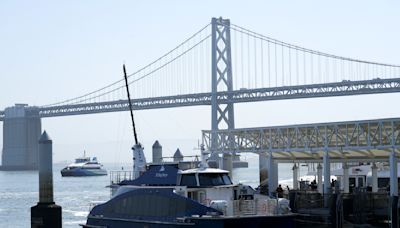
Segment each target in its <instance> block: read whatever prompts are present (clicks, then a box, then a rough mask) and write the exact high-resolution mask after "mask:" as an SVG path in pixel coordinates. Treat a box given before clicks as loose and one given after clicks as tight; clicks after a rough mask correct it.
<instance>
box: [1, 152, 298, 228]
mask: <svg viewBox="0 0 400 228" xmlns="http://www.w3.org/2000/svg"><path fill="white" fill-rule="evenodd" d="M242 159H244V160H246V161H247V162H248V163H249V168H246V169H244V168H240V169H234V171H233V181H234V182H235V183H239V182H240V183H243V184H248V185H251V186H252V187H257V186H258V184H259V173H258V157H257V156H255V155H248V156H242ZM65 166H66V164H54V165H53V186H54V200H55V202H56V204H57V205H60V206H61V207H62V220H63V227H66V228H70V227H71V228H72V227H75V228H76V227H79V224H83V223H85V222H86V216H87V215H88V213H89V209H90V206H91V204H92V203H93V202H101V201H107V200H108V199H109V198H110V189H109V188H108V187H106V186H108V185H109V184H110V179H109V176H97V177H61V173H60V171H61V169H62V168H64V167H65ZM123 166H124V168H125V170H127V169H129V168H128V166H129V165H123ZM104 167H105V168H106V169H107V170H109V171H110V170H118V169H119V170H121V165H120V164H118V165H115V164H107V163H105V164H104ZM278 177H279V180H280V182H281V181H283V182H284V181H286V182H287V181H288V180H289V179H291V178H292V171H291V165H290V164H280V165H279V173H278ZM38 182H39V177H38V172H37V171H0V227H1V228H20V227H21V228H25V227H30V208H31V207H32V206H34V205H36V204H37V202H38V200H39V192H38V191H39V186H38Z"/></svg>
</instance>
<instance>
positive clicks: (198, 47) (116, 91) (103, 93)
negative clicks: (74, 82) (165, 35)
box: [42, 23, 211, 107]
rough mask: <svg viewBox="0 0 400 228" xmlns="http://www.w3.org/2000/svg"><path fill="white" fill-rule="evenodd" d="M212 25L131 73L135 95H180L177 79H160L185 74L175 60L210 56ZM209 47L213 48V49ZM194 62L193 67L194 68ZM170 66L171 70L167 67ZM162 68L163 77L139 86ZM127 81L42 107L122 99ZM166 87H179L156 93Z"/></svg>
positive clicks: (141, 96)
mask: <svg viewBox="0 0 400 228" xmlns="http://www.w3.org/2000/svg"><path fill="white" fill-rule="evenodd" d="M209 26H210V23H209V24H207V25H205V26H204V27H202V28H201V29H200V30H199V31H197V32H196V33H194V34H193V35H192V36H190V37H189V38H187V39H186V40H184V41H183V42H182V43H180V44H179V45H177V46H176V47H175V48H173V49H172V50H170V51H168V52H167V53H165V54H164V55H162V56H161V57H159V58H157V59H156V60H154V61H152V62H150V63H149V64H147V65H145V66H144V67H142V68H140V69H139V70H137V71H135V72H133V73H131V74H128V80H129V85H130V87H136V88H133V93H134V96H135V97H136V98H143V97H154V96H157V95H158V96H166V95H173V94H179V92H182V91H176V90H177V86H176V85H174V83H177V82H176V81H175V82H174V83H169V85H167V84H166V83H165V81H169V80H164V81H163V85H161V82H160V81H162V80H161V79H162V78H161V77H164V78H165V77H167V76H171V74H183V73H184V72H183V70H182V69H179V68H180V67H178V66H171V65H172V63H174V62H179V61H180V59H182V58H183V56H189V55H190V54H191V55H190V56H189V57H188V58H191V60H190V63H189V60H188V59H186V60H181V61H180V63H181V64H182V63H186V64H187V65H189V64H192V65H193V63H195V61H197V60H196V58H195V57H194V55H197V56H201V57H202V58H208V59H209V57H208V56H207V55H206V54H205V53H204V52H207V53H208V52H209V51H206V48H205V46H206V45H208V46H210V44H209V43H210V41H209V38H210V36H211V34H210V31H209V30H207V28H208V27H209ZM207 43H208V44H207ZM207 50H209V48H208V49H207ZM191 52H195V53H191ZM201 62H207V61H205V60H202V61H201ZM192 65H191V66H190V67H192V68H194V67H193V66H192ZM207 65H208V64H207ZM201 66H203V65H199V64H198V67H196V68H199V67H201ZM168 67H169V68H170V69H166V68H168ZM186 67H188V66H186ZM172 68H173V69H172ZM162 69H164V71H163V72H162V75H158V76H161V77H158V78H157V79H156V80H153V81H152V83H143V84H146V85H145V86H147V88H143V86H144V85H136V84H139V83H138V82H140V81H141V80H143V79H145V78H147V77H149V76H152V75H154V74H155V73H157V72H160V71H161V70H162ZM197 70H198V72H205V71H204V69H197ZM192 72H193V70H191V73H192ZM207 74H208V72H207ZM186 76H189V75H186ZM175 77H180V78H181V79H182V78H183V77H184V76H183V75H178V76H175ZM197 77H200V76H199V75H197ZM123 81H124V80H122V79H121V80H117V81H115V82H113V83H111V84H108V85H106V86H104V87H101V88H99V89H97V90H94V91H92V92H90V93H86V94H84V95H81V96H77V97H74V98H71V99H67V100H64V101H61V102H56V103H52V104H49V105H45V106H42V107H52V106H60V105H73V104H82V103H92V102H103V101H110V100H118V99H122V98H124V97H125V94H122V93H123V92H124V88H125V86H124V85H123ZM171 81H172V80H171ZM203 81H210V80H203ZM135 83H136V84H135ZM149 86H151V87H152V88H149ZM165 86H169V87H175V88H174V89H175V91H171V90H170V91H169V92H170V93H172V94H166V93H165V92H168V91H163V92H164V93H156V92H155V91H156V90H157V89H158V90H161V89H164V90H165ZM193 86H194V84H193V85H192V87H193ZM196 86H201V87H202V89H205V88H207V87H206V86H204V85H198V84H196ZM169 89H171V88H169ZM146 90H147V93H144V91H146ZM207 90H209V89H208V88H207Z"/></svg>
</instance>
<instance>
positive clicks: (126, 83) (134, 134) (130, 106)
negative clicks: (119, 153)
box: [123, 64, 138, 144]
mask: <svg viewBox="0 0 400 228" xmlns="http://www.w3.org/2000/svg"><path fill="white" fill-rule="evenodd" d="M123 68H124V78H125V86H126V92H127V94H128V102H129V111H130V113H131V120H132V127H133V136H134V137H135V144H138V139H137V134H136V128H135V121H134V119H133V110H132V102H131V95H130V94H129V86H128V77H127V75H126V69H125V64H124V65H123Z"/></svg>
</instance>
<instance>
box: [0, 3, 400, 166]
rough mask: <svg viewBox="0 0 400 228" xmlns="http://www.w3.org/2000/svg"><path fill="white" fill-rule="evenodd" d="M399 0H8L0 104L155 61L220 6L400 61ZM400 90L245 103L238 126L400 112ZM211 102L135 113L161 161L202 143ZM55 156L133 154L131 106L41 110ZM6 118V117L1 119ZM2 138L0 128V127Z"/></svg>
mask: <svg viewBox="0 0 400 228" xmlns="http://www.w3.org/2000/svg"><path fill="white" fill-rule="evenodd" d="M399 12H400V3H399V2H398V1H366V0H362V1H348V0H347V1H330V2H329V3H327V1H307V0H304V1H249V0H248V1H232V0H230V1H204V0H203V1H196V2H195V1H183V0H182V1H161V0H160V1H141V2H139V1H116V0H113V1H100V0H86V1H77V0H76V1H50V0H49V1H15V0H14V1H11V0H2V1H0V79H1V80H0V94H1V96H0V110H3V109H4V108H5V107H9V106H12V105H13V104H14V103H27V104H29V105H44V104H49V103H52V102H54V101H59V100H63V99H67V98H71V97H75V96H78V95H81V94H83V93H86V92H90V91H92V90H94V89H97V88H99V87H101V86H104V85H106V84H108V83H111V82H114V81H116V80H119V79H121V77H122V75H121V65H122V63H123V62H125V63H126V64H127V65H128V70H129V71H130V72H133V71H134V70H135V69H137V68H139V67H141V66H143V65H145V64H147V63H149V62H151V61H153V60H154V59H156V58H158V57H159V56H160V55H162V54H163V53H165V52H167V51H168V50H170V49H172V48H173V47H175V46H176V45H177V44H179V43H180V42H181V41H183V40H184V39H185V38H187V37H188V36H190V35H191V34H193V33H194V32H196V31H197V30H198V29H200V28H201V27H202V26H204V25H205V24H207V23H209V22H210V20H211V17H219V16H222V17H224V18H229V19H231V22H232V23H234V24H237V25H240V26H244V27H246V28H249V29H252V30H254V31H257V32H258V33H261V34H264V35H267V36H270V37H274V38H277V39H279V40H283V41H286V42H289V43H294V44H298V45H300V46H304V47H308V48H312V49H316V50H320V51H324V52H328V53H332V54H337V55H342V56H348V57H354V58H359V59H365V60H371V61H377V62H386V63H393V64H400V59H399V56H400V54H399V53H400V42H399V40H400V30H399V29H398V28H399V22H400V14H399ZM399 99H400V95H399V94H386V95H365V96H353V97H341V98H317V99H303V100H288V101H270V102H258V103H251V104H250V103H248V104H239V105H235V115H236V116H235V117H236V126H237V127H257V126H273V125H282V124H298V123H312V122H331V121H345V120H360V119H372V118H387V117H399V116H400V107H399V105H398V101H399ZM210 117H211V112H210V107H186V108H173V109H163V110H147V111H137V112H135V118H136V119H137V124H138V131H139V140H140V141H141V142H142V143H143V144H144V146H145V152H146V154H147V159H148V160H151V157H150V154H151V145H152V142H153V141H154V140H156V139H158V140H160V142H161V144H162V145H163V146H164V155H165V156H168V155H172V154H173V152H174V151H175V149H176V148H177V147H180V148H181V150H182V152H183V153H184V154H193V153H195V152H193V150H192V149H193V148H194V147H196V146H197V140H198V139H200V138H201V130H202V129H210V127H211V121H210ZM42 127H43V129H46V130H47V131H48V133H49V134H50V136H51V137H52V138H53V141H54V156H55V157H54V160H55V161H64V160H69V161H70V160H72V159H74V158H75V157H77V156H78V155H80V154H81V153H82V151H83V150H84V149H85V150H86V151H87V153H88V154H89V155H96V156H97V157H98V158H99V160H100V161H104V162H130V159H131V154H130V145H131V144H132V143H133V137H132V133H131V125H130V121H129V114H128V112H122V113H106V114H95V115H83V116H69V117H55V118H47V119H43V120H42ZM0 128H2V123H0ZM0 136H1V137H0V146H1V147H2V132H0Z"/></svg>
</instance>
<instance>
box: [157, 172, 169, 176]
mask: <svg viewBox="0 0 400 228" xmlns="http://www.w3.org/2000/svg"><path fill="white" fill-rule="evenodd" d="M167 176H168V174H166V173H156V177H167Z"/></svg>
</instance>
